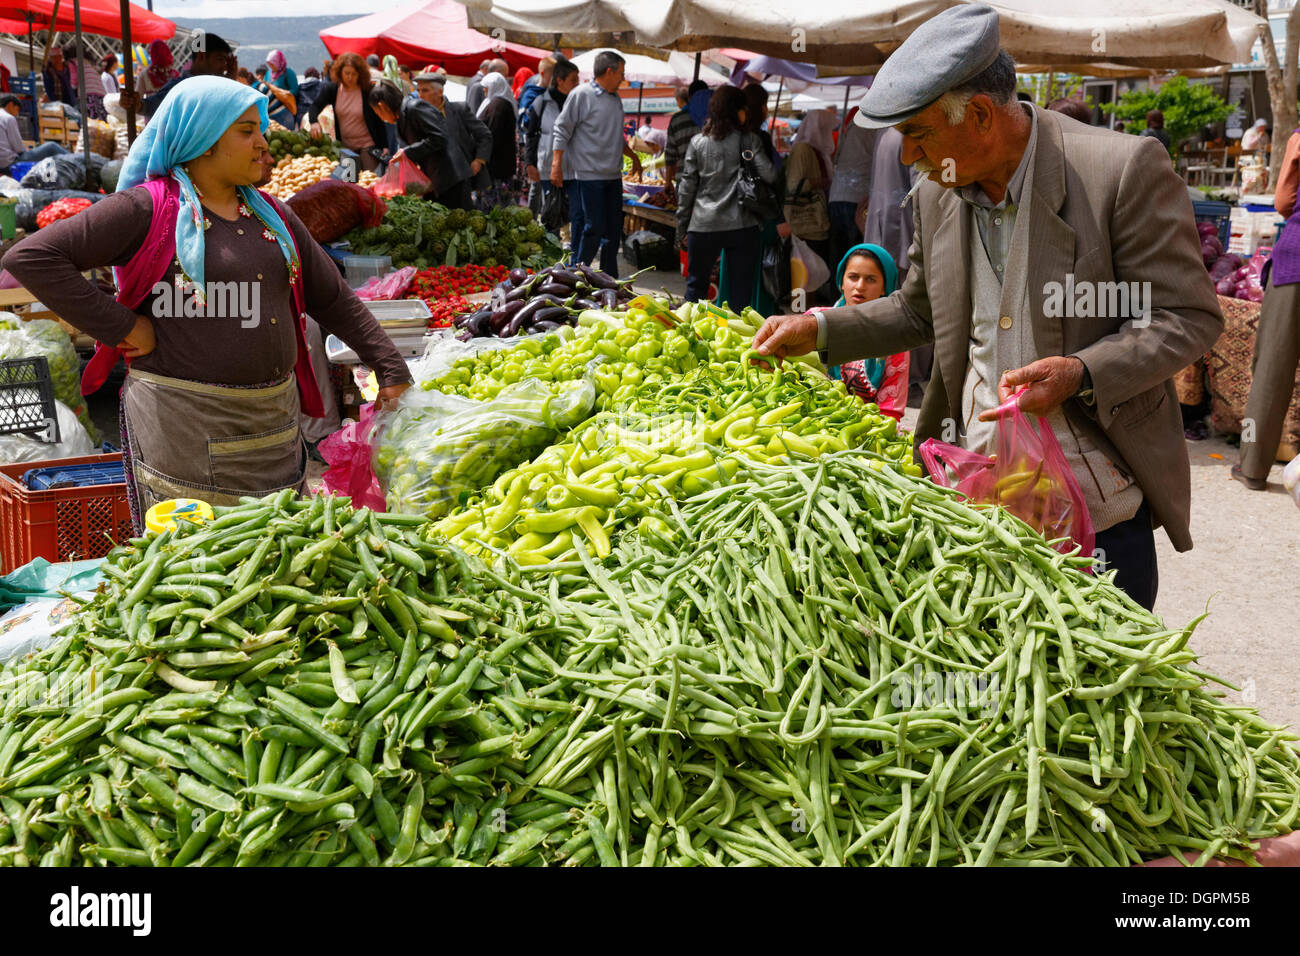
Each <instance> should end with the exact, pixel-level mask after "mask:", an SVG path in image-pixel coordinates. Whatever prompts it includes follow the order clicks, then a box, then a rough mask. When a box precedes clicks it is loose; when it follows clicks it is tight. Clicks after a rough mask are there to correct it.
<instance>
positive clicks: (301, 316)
mask: <svg viewBox="0 0 1300 956" xmlns="http://www.w3.org/2000/svg"><path fill="white" fill-rule="evenodd" d="M135 188H137V189H145V190H147V191H148V193H149V196H150V198H151V199H152V200H153V213H152V216H151V217H150V220H149V234H148V236H147V237H146V238H145V241H144V244H143V245H141V246H140V251H139V252H137V253H136V254H135V255H134V256H133V257H132V259H131V261H130V262H128V263H127V264H126V265H125V266H122V267H120V268H116V267H115V268H114V269H113V275H114V277H115V278H116V279H117V288H118V293H117V301H118V302H119V303H121V304H122V305H124V306H126V307H127V308H129V309H132V310H135V309H137V308H138V307H139V306H140V303H142V302H143V301H144V300H145V298H146V297H147V296H148V295H149V293H150V291H152V289H153V287H154V286H155V285H156V284H157V283H158V282H159V281H160V280H161V279H162V278H163V276H165V275H166V274H167V268H168V266H169V265H170V264H171V261H172V259H173V258H175V256H176V215H177V213H178V212H179V210H180V186H179V185H177V183H176V181H175V180H174V179H172V178H171V177H170V176H169V177H166V178H163V179H150V180H147V181H146V182H143V183H141V184H140V185H139V186H137V187H135ZM262 195H263V197H264V198H266V199H267V200H269V201H270V202H271V204H272V205H273V206H274V207H275V209H276V211H277V212H279V213H280V215H281V218H285V209H284V207H283V206H282V205H280V202H279V200H277V199H275V198H274V197H272V196H268V195H267V194H266V193H263V194H262ZM286 221H287V220H286ZM289 241H290V242H292V243H294V253H295V254H297V252H298V245H297V241H296V240H295V239H294V238H293V233H292V232H290V233H289ZM299 261H301V257H299ZM290 289H291V292H292V296H293V307H294V311H295V312H296V313H297V315H298V321H297V323H296V324H295V325H294V335H295V337H296V338H297V340H298V360H297V362H296V364H295V365H294V373H295V375H296V377H297V379H298V398H299V402H300V403H301V405H302V410H303V413H304V414H306V415H310V416H311V417H312V418H323V417H324V416H325V406H324V403H323V402H322V401H321V395H320V389H318V388H317V387H316V376H315V374H314V373H313V372H312V368H311V359H310V357H309V356H308V353H307V339H306V334H307V323H306V309H305V303H306V294H305V292H304V290H303V287H302V271H301V270H299V274H298V277H297V279H295V280H294V282H293V283H292V285H291V286H290ZM119 358H122V350H121V349H119V348H117V347H116V346H111V345H105V344H104V343H103V342H96V343H95V356H94V358H92V359H91V360H90V362H89V363H88V364H87V365H86V370H85V372H83V373H82V375H81V394H82V395H89V394H91V393H92V392H95V391H98V390H99V388H100V387H101V386H102V385H103V384H104V382H105V381H107V380H108V375H109V373H110V372H112V371H113V367H114V366H115V365H117V360H118V359H119ZM126 362H127V364H128V365H130V364H131V360H130V359H127V360H126Z"/></svg>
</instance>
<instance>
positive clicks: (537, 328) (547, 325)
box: [533, 319, 566, 332]
mask: <svg viewBox="0 0 1300 956" xmlns="http://www.w3.org/2000/svg"><path fill="white" fill-rule="evenodd" d="M565 324H566V323H564V322H553V321H551V320H550V319H547V320H546V321H545V322H537V323H535V324H534V325H533V331H534V332H554V331H555V330H556V329H558V328H560V326H562V325H565Z"/></svg>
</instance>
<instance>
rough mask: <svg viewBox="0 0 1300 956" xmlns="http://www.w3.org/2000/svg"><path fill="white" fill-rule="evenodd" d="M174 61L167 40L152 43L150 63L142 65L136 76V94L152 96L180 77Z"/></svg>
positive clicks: (150, 46) (150, 45)
mask: <svg viewBox="0 0 1300 956" xmlns="http://www.w3.org/2000/svg"><path fill="white" fill-rule="evenodd" d="M173 62H174V60H173V58H172V51H171V48H170V47H169V46H167V41H166V40H154V41H153V42H152V43H150V44H149V65H148V66H146V67H141V68H140V70H139V71H138V72H137V73H136V76H135V92H136V94H137V95H138V96H141V97H147V96H150V95H152V94H154V93H157V92H158V91H159V90H161V89H162V88H163V87H164V86H166V85H167V84H168V83H170V82H171V81H172V80H175V79H177V78H179V77H180V72H179V71H178V70H177V69H176V68H175V67H174V66H173V65H172V64H173ZM123 105H124V106H125V104H123Z"/></svg>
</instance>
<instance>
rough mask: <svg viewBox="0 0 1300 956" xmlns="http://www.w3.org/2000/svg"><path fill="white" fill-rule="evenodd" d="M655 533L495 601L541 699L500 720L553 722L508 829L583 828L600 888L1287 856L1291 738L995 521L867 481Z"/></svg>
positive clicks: (676, 512) (849, 481)
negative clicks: (521, 639) (618, 877)
mask: <svg viewBox="0 0 1300 956" xmlns="http://www.w3.org/2000/svg"><path fill="white" fill-rule="evenodd" d="M670 509H671V512H672V513H671V516H670V517H667V518H666V519H665V520H666V524H667V529H666V531H658V530H655V528H653V527H651V528H649V529H647V530H645V531H640V532H630V533H627V534H625V535H624V536H623V537H622V539H621V540H620V541H618V542H617V543H616V545H615V547H614V550H613V553H612V555H611V557H610V559H609V560H607V561H606V562H604V563H603V564H597V563H596V562H594V561H593V560H591V559H589V558H587V556H586V555H585V554H580V555H579V560H577V561H574V562H569V563H567V564H565V565H558V564H552V565H550V566H540V567H535V568H528V569H525V570H524V571H523V572H521V573H519V574H518V575H513V576H512V574H511V573H510V572H508V571H507V570H506V569H507V568H508V567H509V565H508V564H502V565H500V566H499V568H498V570H497V572H494V573H497V574H498V579H497V580H496V581H495V582H494V583H495V584H496V586H497V587H498V588H500V589H502V590H504V591H506V592H507V593H509V594H510V595H512V596H513V597H515V598H517V599H518V606H517V608H516V611H517V614H516V616H515V617H514V618H512V619H511V622H510V623H511V626H513V627H514V628H516V629H517V630H518V631H519V632H520V633H528V634H530V635H532V639H531V640H530V641H529V643H528V644H527V645H526V647H524V648H523V649H522V650H521V653H520V654H519V655H518V656H517V665H516V668H517V669H516V673H518V674H520V675H523V676H524V677H525V683H530V681H545V680H548V679H549V683H547V684H545V685H544V687H543V688H540V689H536V690H534V691H533V692H532V695H533V696H534V697H536V698H538V699H535V700H533V701H532V703H531V704H529V703H527V702H521V704H520V706H534V707H545V708H546V709H547V710H552V709H554V708H556V707H557V706H558V701H559V700H564V701H567V702H568V705H569V707H570V708H571V710H570V711H569V712H568V713H567V714H566V719H565V721H564V723H563V725H562V727H560V728H557V731H556V733H557V734H560V735H562V736H561V739H560V742H559V743H557V744H555V745H554V747H553V749H551V750H550V752H549V754H548V755H547V757H546V758H545V760H543V761H542V762H541V763H540V764H537V766H536V768H535V769H534V770H533V772H532V773H531V774H530V775H529V776H528V778H527V780H528V782H529V783H530V784H531V785H532V786H533V790H532V791H529V792H528V793H518V792H516V793H514V794H512V795H511V797H510V798H509V800H508V801H507V808H508V807H509V805H510V802H511V801H513V800H515V799H526V798H527V797H528V796H529V795H530V794H531V793H535V792H537V789H538V788H541V787H546V788H549V789H550V790H558V791H560V792H562V793H566V794H568V795H570V796H572V797H575V798H578V799H583V800H586V801H588V802H589V804H591V805H595V806H597V807H602V806H603V807H604V808H605V811H604V813H603V816H602V815H601V814H600V813H599V812H598V813H597V816H598V819H597V820H595V821H593V822H592V823H591V826H592V827H593V828H594V829H593V831H592V833H593V839H598V840H599V846H598V849H601V852H600V859H601V861H602V862H612V861H614V860H617V861H618V862H620V863H623V864H637V863H640V864H651V863H653V864H717V863H723V864H756V863H763V864H788V865H809V864H855V865H881V864H888V865H895V866H898V865H1003V866H1006V865H1029V866H1050V865H1072V864H1073V865H1094V866H1095V865H1129V864H1136V863H1139V862H1142V861H1145V860H1149V859H1152V858H1155V857H1160V856H1166V855H1170V854H1172V855H1175V856H1179V857H1182V858H1184V859H1185V856H1184V855H1183V854H1184V851H1201V853H1202V855H1201V856H1200V857H1199V858H1198V861H1197V862H1198V863H1201V864H1203V863H1204V862H1205V861H1207V860H1209V859H1211V858H1213V857H1216V856H1219V857H1224V856H1232V857H1237V858H1240V859H1243V860H1247V861H1249V860H1251V858H1252V857H1251V847H1252V843H1253V842H1254V841H1256V840H1258V839H1260V838H1263V837H1268V836H1274V835H1280V834H1283V833H1286V832H1288V831H1289V830H1290V829H1291V828H1292V827H1293V825H1294V823H1295V820H1296V816H1297V811H1298V810H1300V757H1297V753H1296V750H1295V748H1294V747H1293V746H1292V743H1291V742H1292V741H1294V740H1295V739H1296V738H1295V737H1294V736H1293V735H1291V734H1288V733H1286V732H1284V731H1282V730H1279V729H1277V728H1274V727H1271V726H1269V725H1268V724H1267V723H1266V722H1265V721H1263V720H1262V719H1261V718H1260V717H1259V716H1258V715H1257V714H1256V713H1255V712H1254V711H1253V710H1251V709H1250V708H1247V707H1239V706H1233V705H1231V704H1229V703H1227V702H1226V701H1224V700H1223V699H1220V698H1219V697H1216V696H1214V695H1212V694H1211V693H1210V692H1209V691H1208V690H1207V689H1206V684H1207V680H1210V679H1211V678H1209V675H1206V674H1203V673H1202V672H1200V671H1198V670H1196V669H1195V668H1194V667H1193V666H1192V664H1193V661H1194V659H1195V657H1194V654H1193V653H1192V652H1191V651H1190V650H1188V649H1187V648H1186V644H1187V641H1188V638H1189V637H1190V636H1191V633H1192V630H1193V628H1194V626H1195V622H1193V624H1192V625H1189V626H1188V627H1186V628H1181V629H1172V630H1171V629H1167V628H1165V627H1164V626H1163V624H1162V623H1161V622H1160V620H1159V619H1158V618H1156V617H1155V616H1153V615H1152V614H1150V613H1148V612H1147V611H1145V610H1143V609H1142V608H1140V607H1138V606H1137V605H1135V604H1134V603H1133V602H1132V601H1131V600H1129V599H1128V598H1127V596H1126V595H1124V593H1123V592H1121V591H1120V590H1119V589H1117V588H1116V587H1115V586H1114V584H1113V575H1106V576H1103V577H1102V578H1100V579H1098V578H1095V577H1092V576H1090V575H1088V574H1087V573H1085V572H1084V571H1083V570H1082V568H1083V567H1085V566H1086V565H1087V563H1088V562H1087V559H1085V558H1081V557H1077V556H1066V555H1062V554H1059V553H1057V552H1056V551H1055V550H1053V549H1052V548H1051V547H1050V546H1049V544H1048V543H1047V542H1045V541H1044V540H1043V538H1042V537H1041V536H1040V535H1038V534H1036V533H1034V532H1033V531H1032V530H1031V529H1029V528H1028V527H1027V526H1026V525H1024V524H1023V523H1022V522H1020V521H1019V520H1018V519H1016V518H1014V517H1013V516H1011V515H1009V514H1007V513H1006V512H1005V511H1001V510H998V509H972V508H970V507H967V506H966V505H964V504H962V503H960V502H958V501H957V500H956V499H955V497H954V495H953V494H952V493H951V492H948V491H946V490H943V489H939V488H936V487H934V486H932V485H930V484H928V483H924V482H916V481H912V480H910V479H908V478H907V477H906V476H902V475H899V474H898V473H897V472H896V471H894V470H893V469H891V468H889V467H888V466H887V464H886V463H885V462H884V461H882V460H880V459H879V458H877V457H875V456H872V455H870V454H867V453H864V452H861V451H847V452H842V453H837V454H833V455H827V456H823V457H821V458H819V459H816V460H805V461H800V462H795V463H791V464H787V465H767V464H760V463H757V462H750V463H749V464H748V465H747V466H746V469H745V471H742V472H741V473H740V474H739V475H738V476H737V478H736V480H735V481H733V483H732V484H730V485H728V486H725V487H720V488H716V489H713V490H711V491H708V492H705V493H703V494H699V495H696V496H694V497H692V498H689V499H687V500H685V501H683V502H680V503H678V504H677V505H675V506H673V505H670ZM963 676H965V677H972V678H973V677H983V678H985V681H984V684H983V689H984V692H983V694H977V693H974V692H973V690H974V689H973V687H972V686H971V685H970V684H968V685H966V686H967V687H968V688H969V690H968V692H967V694H966V695H965V697H964V698H963V695H962V694H961V693H960V692H959V693H957V694H956V695H953V694H950V693H946V692H945V693H935V694H931V695H927V694H925V693H923V692H922V689H923V688H924V689H927V690H928V689H930V688H934V687H946V688H947V687H953V686H954V682H953V681H952V678H953V677H958V678H961V677H963ZM958 686H960V685H958ZM905 689H906V690H905ZM534 759H535V757H534ZM566 832H567V831H566ZM561 839H563V837H561ZM568 845H569V844H567V843H563V844H560V845H559V846H558V847H552V848H551V850H550V857H549V858H550V859H552V860H556V861H559V860H563V859H564V853H565V847H566V846H568Z"/></svg>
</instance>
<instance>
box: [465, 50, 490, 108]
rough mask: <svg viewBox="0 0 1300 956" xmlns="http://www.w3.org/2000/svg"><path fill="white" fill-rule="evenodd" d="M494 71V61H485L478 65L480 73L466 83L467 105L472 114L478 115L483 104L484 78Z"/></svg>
mask: <svg viewBox="0 0 1300 956" xmlns="http://www.w3.org/2000/svg"><path fill="white" fill-rule="evenodd" d="M490 69H492V61H491V60H484V61H483V62H482V63H480V64H479V65H478V72H477V73H475V74H474V75H473V76H471V77H470V78H469V79H468V80H466V81H465V105H466V106H468V107H469V111H470V112H471V113H475V114H477V113H478V108H479V106H480V105H481V104H482V102H483V96H484V90H483V77H485V76H487V75H488V71H489V70H490Z"/></svg>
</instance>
